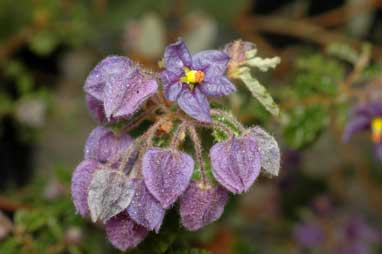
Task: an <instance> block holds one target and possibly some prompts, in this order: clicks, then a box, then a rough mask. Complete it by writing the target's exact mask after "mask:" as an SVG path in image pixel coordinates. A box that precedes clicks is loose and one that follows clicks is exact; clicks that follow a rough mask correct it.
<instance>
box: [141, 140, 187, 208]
mask: <svg viewBox="0 0 382 254" xmlns="http://www.w3.org/2000/svg"><path fill="white" fill-rule="evenodd" d="M193 170H194V161H193V159H192V158H191V156H189V155H188V154H185V153H182V152H180V151H176V150H168V149H162V148H154V147H153V148H150V149H148V150H147V151H146V153H145V154H144V156H143V160H142V174H143V177H144V180H145V184H146V186H147V189H148V190H149V191H150V193H151V194H152V195H153V196H154V197H155V198H156V199H157V200H158V201H159V202H160V203H161V205H162V207H163V208H165V209H166V208H168V207H170V206H171V205H172V204H173V203H174V202H175V201H176V199H177V198H178V197H179V196H180V195H181V194H182V193H183V192H184V191H185V190H186V188H187V186H188V184H189V182H190V180H191V176H192V172H193Z"/></svg>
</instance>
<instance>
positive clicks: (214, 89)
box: [199, 76, 236, 97]
mask: <svg viewBox="0 0 382 254" xmlns="http://www.w3.org/2000/svg"><path fill="white" fill-rule="evenodd" d="M199 87H200V90H201V91H202V92H203V93H204V94H205V95H207V96H212V97H217V96H225V95H228V94H230V93H233V92H236V87H235V85H234V84H232V82H231V81H230V80H229V79H227V78H226V77H224V76H222V77H220V78H219V79H216V80H214V81H210V82H204V83H202V84H201V85H200V86H199Z"/></svg>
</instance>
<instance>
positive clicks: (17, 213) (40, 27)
mask: <svg viewBox="0 0 382 254" xmlns="http://www.w3.org/2000/svg"><path fill="white" fill-rule="evenodd" d="M179 36H181V37H183V38H184V39H185V41H186V43H187V45H188V46H189V48H190V50H191V51H192V52H198V51H201V50H204V49H210V48H222V47H223V46H224V45H225V44H226V43H228V42H230V41H232V40H235V39H238V38H241V39H243V40H248V41H252V42H254V43H255V44H256V45H257V48H258V50H259V55H261V56H264V57H271V56H280V57H281V59H282V62H281V65H279V66H278V67H277V68H276V70H274V71H271V72H269V73H266V74H264V73H257V74H256V75H258V78H259V80H262V82H263V84H264V85H265V86H266V87H267V89H269V91H270V93H271V94H272V96H273V97H274V98H275V100H276V101H277V103H278V104H279V105H280V108H281V111H282V114H281V116H280V118H277V119H275V118H274V117H272V116H270V115H269V114H268V113H267V112H266V111H265V110H264V109H263V108H262V107H261V105H260V104H259V103H258V102H257V101H256V100H254V99H251V98H250V97H249V96H248V95H247V93H246V91H245V89H241V88H240V87H239V92H238V93H236V94H235V95H232V96H230V97H229V98H228V99H226V101H224V103H225V104H226V105H227V107H230V108H231V109H232V112H233V113H234V114H235V115H236V116H237V117H238V118H239V119H240V120H241V121H243V122H244V123H246V125H248V126H249V125H254V124H260V125H262V126H264V127H265V128H266V129H268V130H270V132H271V133H273V134H274V135H275V137H276V139H277V140H278V141H279V142H280V146H281V148H282V153H283V161H282V168H281V174H280V176H279V177H277V178H273V179H267V178H265V177H262V178H260V179H258V180H257V182H256V184H255V186H254V187H253V188H252V189H251V190H250V191H249V192H248V193H246V194H244V195H241V196H240V197H234V198H233V199H232V201H231V202H230V203H229V205H228V207H227V208H226V211H225V213H224V215H223V218H222V219H221V220H219V221H218V222H217V223H214V224H212V225H210V226H208V227H206V228H205V229H203V230H201V231H198V232H196V233H189V232H186V231H184V230H183V229H182V228H181V227H179V226H178V225H168V226H167V228H166V229H165V230H164V232H162V233H161V234H160V235H158V236H152V237H151V238H150V239H149V240H148V241H147V242H145V244H144V245H145V246H144V249H141V250H140V252H134V253H150V254H152V253H185V254H187V253H193V254H197V253H213V254H215V253H216V254H236V253H237V254H239V253H240V254H241V253H243V254H257V253H259V254H260V253H261V254H265V253H266V254H289V253H291V254H292V253H301V254H309V253H312V254H314V253H317V254H323V253H325V254H326V253H327V254H368V253H370V254H381V253H382V235H381V234H382V164H381V162H378V161H377V160H376V159H375V158H374V157H373V151H372V146H373V145H372V141H371V139H370V133H367V132H365V133H363V134H360V135H358V136H357V137H354V138H353V139H352V141H351V142H350V143H348V144H344V143H343V141H342V138H341V137H342V132H343V129H344V126H345V124H346V122H347V121H348V116H349V111H350V109H351V108H352V107H355V106H356V105H358V104H360V103H364V102H368V101H371V100H373V101H375V100H379V101H382V64H381V63H382V58H381V56H382V2H381V1H378V0H320V1H315V0H311V1H308V0H254V1H250V0H235V1H231V0H192V1H186V0H178V1H176V0H124V1H119V0H77V1H75V0H17V1H16V0H0V254H34V253H35V254H45V253H47V254H50V253H73V254H77V253H92V254H98V253H99V254H104V253H105V254H106V253H118V251H116V250H114V249H113V248H112V247H111V245H110V244H109V243H108V242H107V241H106V239H105V236H104V234H103V232H102V229H101V228H100V226H97V225H92V224H91V223H90V222H89V221H84V220H82V219H81V218H80V217H79V216H78V215H76V214H75V212H74V208H73V205H72V203H71V200H70V178H71V172H72V171H73V169H74V168H75V166H76V165H77V164H78V163H79V162H80V161H81V160H82V158H83V144H84V142H85V140H86V138H87V136H88V134H89V133H90V131H91V130H92V129H93V128H94V127H95V126H96V123H95V122H94V121H93V120H92V119H91V117H90V115H89V113H88V111H87V107H86V103H85V100H84V93H83V90H82V86H83V84H84V80H85V79H86V76H87V74H88V72H89V71H90V70H91V69H92V68H93V67H94V66H95V64H96V63H97V62H98V61H100V60H101V59H102V58H104V57H105V56H107V55H110V54H118V55H127V56H129V57H130V58H131V59H133V60H135V61H137V62H140V63H141V64H143V65H145V66H146V67H148V68H151V69H153V70H158V67H157V66H158V65H157V63H158V61H159V60H160V59H161V57H162V53H163V51H164V48H165V46H166V45H167V44H168V43H171V42H174V41H175V40H176V39H177V38H178V37H179ZM344 87H347V89H345V90H344V89H343V88H344ZM349 91H350V92H349ZM170 213H171V214H170V216H168V217H171V218H172V219H173V220H174V219H175V220H176V218H177V215H176V213H175V212H170ZM131 253H133V252H131Z"/></svg>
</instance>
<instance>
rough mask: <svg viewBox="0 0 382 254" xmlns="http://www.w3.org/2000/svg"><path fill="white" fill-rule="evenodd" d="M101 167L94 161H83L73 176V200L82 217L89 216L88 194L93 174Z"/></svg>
mask: <svg viewBox="0 0 382 254" xmlns="http://www.w3.org/2000/svg"><path fill="white" fill-rule="evenodd" d="M100 167H101V165H100V164H99V163H98V162H96V161H93V160H84V161H82V162H81V163H80V164H79V165H78V166H77V168H76V169H75V170H74V172H73V175H72V199H73V203H74V206H75V208H76V211H77V212H78V213H79V214H80V215H81V216H82V217H87V216H89V213H90V212H89V206H88V192H89V185H90V182H91V180H92V175H93V173H94V172H95V171H96V170H97V169H99V168H100Z"/></svg>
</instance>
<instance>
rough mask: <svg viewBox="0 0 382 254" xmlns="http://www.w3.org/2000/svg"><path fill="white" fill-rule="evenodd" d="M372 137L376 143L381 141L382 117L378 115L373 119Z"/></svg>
mask: <svg viewBox="0 0 382 254" xmlns="http://www.w3.org/2000/svg"><path fill="white" fill-rule="evenodd" d="M371 131H372V139H373V142H374V143H379V142H381V137H382V117H376V118H374V119H373V120H372V121H371Z"/></svg>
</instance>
